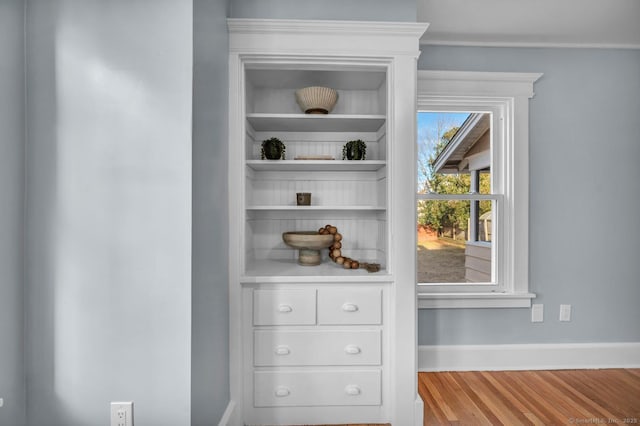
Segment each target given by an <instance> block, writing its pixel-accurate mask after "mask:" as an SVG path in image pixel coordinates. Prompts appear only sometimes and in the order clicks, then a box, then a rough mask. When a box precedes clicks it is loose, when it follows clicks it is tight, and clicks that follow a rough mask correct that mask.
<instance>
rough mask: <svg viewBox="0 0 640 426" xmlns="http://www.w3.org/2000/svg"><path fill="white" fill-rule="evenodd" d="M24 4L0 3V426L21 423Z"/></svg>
mask: <svg viewBox="0 0 640 426" xmlns="http://www.w3.org/2000/svg"><path fill="white" fill-rule="evenodd" d="M23 11H24V5H23V2H22V0H7V1H2V2H0V58H1V59H0V398H3V399H4V407H2V408H0V425H21V424H23V423H24V419H25V381H24V372H25V370H24V361H23V360H24V357H23V353H24V351H23V350H24V347H23V340H24V336H23V329H24V323H23V320H22V318H23V298H24V292H23V287H22V282H23V262H22V259H23V256H22V251H23V228H24V219H23V217H24V202H23V199H24V142H23V141H24V19H23V16H24V12H23Z"/></svg>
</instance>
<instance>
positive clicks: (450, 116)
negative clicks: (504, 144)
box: [417, 112, 491, 194]
mask: <svg viewBox="0 0 640 426" xmlns="http://www.w3.org/2000/svg"><path fill="white" fill-rule="evenodd" d="M417 161H418V164H417V167H418V176H417V182H418V193H423V194H424V193H427V192H435V193H438V194H466V193H469V192H474V193H481V194H489V193H491V114H490V113H483V112H465V113H448V112H419V113H418V160H417Z"/></svg>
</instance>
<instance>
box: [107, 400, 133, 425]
mask: <svg viewBox="0 0 640 426" xmlns="http://www.w3.org/2000/svg"><path fill="white" fill-rule="evenodd" d="M111 426H133V402H112V403H111Z"/></svg>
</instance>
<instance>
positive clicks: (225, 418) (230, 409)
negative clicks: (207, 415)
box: [218, 400, 236, 426]
mask: <svg viewBox="0 0 640 426" xmlns="http://www.w3.org/2000/svg"><path fill="white" fill-rule="evenodd" d="M235 408H236V403H235V402H234V401H233V400H231V401H229V404H228V405H227V409H226V410H224V414H222V418H221V419H220V422H218V426H234V423H233V422H232V417H233V414H234V410H235Z"/></svg>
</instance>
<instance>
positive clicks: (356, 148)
mask: <svg viewBox="0 0 640 426" xmlns="http://www.w3.org/2000/svg"><path fill="white" fill-rule="evenodd" d="M366 158H367V144H366V143H365V142H364V141H363V140H361V139H357V140H354V141H349V142H347V143H346V144H344V146H343V147H342V159H343V160H345V159H347V160H365V159H366Z"/></svg>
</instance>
